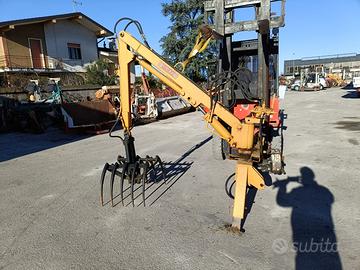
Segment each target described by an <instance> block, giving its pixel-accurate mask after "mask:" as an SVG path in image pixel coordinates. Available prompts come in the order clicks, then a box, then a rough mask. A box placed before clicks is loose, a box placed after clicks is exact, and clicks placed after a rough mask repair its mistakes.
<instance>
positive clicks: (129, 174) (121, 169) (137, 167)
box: [100, 134, 166, 207]
mask: <svg viewBox="0 0 360 270" xmlns="http://www.w3.org/2000/svg"><path fill="white" fill-rule="evenodd" d="M123 143H124V146H125V154H126V157H122V156H118V158H117V161H116V162H114V163H112V164H109V163H105V165H104V169H103V171H102V173H101V178H100V187H101V188H100V201H101V205H102V206H104V182H105V176H106V173H107V172H110V173H111V177H110V202H111V206H112V207H114V206H115V205H114V182H115V177H116V176H118V177H120V198H121V203H122V205H124V182H125V180H127V182H128V184H129V185H130V197H131V204H132V206H135V191H136V189H135V185H136V184H140V185H142V189H141V192H142V199H143V205H144V206H145V199H146V196H145V190H146V183H148V182H150V179H148V174H149V172H150V171H151V170H152V171H154V176H155V178H157V172H156V169H157V168H158V167H159V168H160V170H161V175H162V178H163V180H164V182H165V183H166V174H165V169H164V165H163V163H162V161H161V159H160V157H159V156H156V157H155V158H153V157H150V156H146V157H145V158H141V157H139V156H138V155H136V152H135V145H134V138H133V137H132V136H131V135H127V134H126V135H125V136H124V140H123ZM154 180H156V179H154Z"/></svg>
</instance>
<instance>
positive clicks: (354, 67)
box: [284, 53, 360, 79]
mask: <svg viewBox="0 0 360 270" xmlns="http://www.w3.org/2000/svg"><path fill="white" fill-rule="evenodd" d="M306 68H310V69H312V70H313V71H317V72H324V73H327V74H329V73H338V74H341V75H342V77H343V79H346V77H351V76H355V74H357V73H359V72H360V54H356V53H353V54H339V55H326V56H317V57H306V58H302V59H293V60H285V61H284V75H286V76H291V75H295V76H296V75H299V74H300V72H301V70H302V69H306Z"/></svg>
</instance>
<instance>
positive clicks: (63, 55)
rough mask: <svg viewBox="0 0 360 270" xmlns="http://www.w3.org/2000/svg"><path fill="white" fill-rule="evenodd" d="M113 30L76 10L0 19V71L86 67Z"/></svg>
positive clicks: (77, 68)
mask: <svg viewBox="0 0 360 270" xmlns="http://www.w3.org/2000/svg"><path fill="white" fill-rule="evenodd" d="M111 35H112V32H111V31H109V30H107V29H106V28H105V27H103V26H101V25H100V24H98V23H96V22H95V21H93V20H92V19H90V18H89V17H87V16H86V15H84V14H82V13H80V12H76V13H69V14H61V15H55V16H47V17H38V18H30V19H23V20H16V21H7V22H0V71H16V70H21V71H23V70H24V69H25V70H26V69H32V70H36V71H38V72H41V71H47V72H48V71H56V70H58V71H64V70H66V71H74V72H81V71H84V66H85V65H86V64H88V63H91V62H93V61H95V60H97V59H98V50H97V40H98V38H101V37H107V36H111Z"/></svg>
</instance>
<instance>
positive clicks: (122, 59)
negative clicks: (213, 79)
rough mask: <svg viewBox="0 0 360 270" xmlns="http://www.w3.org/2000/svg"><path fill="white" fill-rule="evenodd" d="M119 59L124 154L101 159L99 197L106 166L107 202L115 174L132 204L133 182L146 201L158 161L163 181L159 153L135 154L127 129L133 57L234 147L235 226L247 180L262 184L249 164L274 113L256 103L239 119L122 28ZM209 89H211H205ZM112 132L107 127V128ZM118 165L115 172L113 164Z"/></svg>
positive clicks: (260, 152) (260, 155)
mask: <svg viewBox="0 0 360 270" xmlns="http://www.w3.org/2000/svg"><path fill="white" fill-rule="evenodd" d="M118 60H119V71H118V74H119V76H120V99H121V108H120V113H119V119H120V120H121V122H122V125H123V129H124V138H121V139H122V140H123V144H124V146H125V152H126V157H121V156H119V157H118V159H117V162H115V163H114V164H108V163H106V164H105V167H104V170H103V174H102V177H101V202H102V204H103V184H104V177H105V173H106V171H110V172H111V173H112V176H111V185H110V186H111V202H113V183H114V177H115V175H118V176H120V177H121V185H120V186H121V201H122V202H123V183H124V179H127V180H128V181H129V183H130V185H131V198H132V203H133V205H134V195H133V193H134V184H136V183H142V184H143V203H144V205H145V183H146V177H147V176H146V175H147V172H148V170H149V169H154V168H155V163H157V164H159V165H160V167H161V169H162V173H163V177H164V181H166V176H165V171H164V168H163V166H162V162H161V160H160V158H159V157H158V156H156V157H155V158H151V157H148V156H147V157H146V158H140V157H139V156H137V155H136V151H135V145H134V138H133V137H132V135H131V130H132V128H133V123H132V121H133V120H132V115H131V88H130V65H131V64H132V63H133V62H134V61H137V62H138V63H139V64H140V65H141V66H142V67H143V68H144V69H146V70H148V71H149V72H151V73H152V74H154V75H155V76H157V77H158V78H159V79H160V80H161V81H162V82H163V83H164V84H166V85H167V86H169V87H171V88H172V89H174V90H175V91H176V92H178V93H179V95H180V96H181V97H182V98H184V99H185V100H187V101H188V102H189V103H190V104H191V105H192V106H193V107H195V108H199V110H200V111H202V112H203V113H204V120H205V121H206V122H207V123H208V124H209V125H211V126H212V127H213V129H214V130H215V134H216V135H218V136H220V137H221V138H222V139H224V140H225V141H226V142H227V143H228V144H229V145H230V146H231V147H233V148H235V149H236V150H237V155H234V156H231V157H230V158H231V159H235V160H236V161H237V165H236V170H235V181H236V185H235V194H234V205H233V214H232V216H233V223H232V226H233V227H235V228H237V229H240V222H241V220H242V219H243V218H244V208H245V197H246V192H247V187H248V186H253V187H255V188H257V189H263V188H264V187H265V184H264V179H263V177H262V175H261V174H260V173H259V172H258V171H257V169H256V168H255V167H254V163H256V162H260V161H262V159H263V152H264V150H263V146H264V138H263V135H262V132H261V129H262V125H263V124H264V123H266V122H267V121H268V120H267V119H269V117H270V115H271V114H272V113H273V111H272V109H270V108H267V107H266V106H265V105H259V106H255V107H254V109H253V110H252V112H251V114H250V115H249V116H248V117H246V118H245V119H243V120H240V119H238V118H237V117H236V116H235V115H234V114H232V113H231V112H230V111H229V110H228V109H227V108H225V107H224V106H223V105H222V104H221V103H220V102H219V101H217V99H216V98H214V97H213V96H212V94H210V93H211V91H210V92H206V91H205V90H203V89H202V88H200V87H199V86H198V85H197V84H195V83H194V82H193V81H191V80H190V79H188V78H187V77H186V76H185V75H184V74H182V73H180V72H179V71H177V70H176V69H175V68H174V67H172V66H171V65H170V64H168V63H167V62H166V61H165V60H164V59H162V58H161V57H160V56H159V55H158V54H157V53H156V52H154V51H153V50H152V49H150V48H149V47H148V46H147V45H145V44H143V43H141V42H140V41H138V40H137V39H136V38H134V37H133V36H131V35H130V34H129V33H128V32H126V31H122V32H120V33H119V36H118ZM210 90H211V89H210ZM110 134H111V133H110ZM119 169H121V170H122V171H121V172H119V171H118V170H119Z"/></svg>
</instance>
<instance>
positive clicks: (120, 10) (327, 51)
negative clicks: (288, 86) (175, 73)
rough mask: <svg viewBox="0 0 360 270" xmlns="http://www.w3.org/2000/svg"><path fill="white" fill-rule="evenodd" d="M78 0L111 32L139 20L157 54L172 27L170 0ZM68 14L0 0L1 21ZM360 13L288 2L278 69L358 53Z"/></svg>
mask: <svg viewBox="0 0 360 270" xmlns="http://www.w3.org/2000/svg"><path fill="white" fill-rule="evenodd" d="M76 1H77V2H81V3H82V4H81V5H77V6H76V11H80V12H83V13H84V14H85V15H87V16H89V17H91V18H92V19H94V20H95V21H97V22H98V23H100V24H102V25H103V26H105V27H106V28H108V29H109V30H111V31H112V30H113V25H114V23H115V22H116V20H117V19H119V18H121V17H125V16H126V17H131V18H134V19H137V20H138V21H140V22H141V24H142V26H143V28H144V32H145V34H146V36H147V38H148V40H149V43H150V45H151V46H152V47H153V48H154V49H155V50H156V51H158V52H161V46H160V42H159V41H160V39H161V37H162V36H164V35H166V34H167V33H168V32H169V29H168V27H169V26H170V21H169V19H168V18H166V17H164V16H162V14H161V3H164V2H169V1H170V0H102V1H99V0H76ZM340 3H341V4H340ZM70 12H74V5H73V1H72V0H0V21H7V20H15V19H23V18H30V17H39V16H47V15H55V14H60V13H70ZM243 15H244V16H245V17H246V16H247V15H246V14H243ZM239 16H241V14H236V17H237V19H240V18H239ZM245 17H244V18H245ZM359 17H360V0H342V1H338V0H287V1H286V17H285V23H286V25H285V27H284V28H282V29H281V30H280V71H282V70H283V61H284V60H286V59H293V58H296V59H298V58H303V57H312V56H320V55H331V54H343V53H360V19H359ZM245 19H246V18H245ZM245 36H246V35H245ZM249 37H252V36H251V35H250V36H249Z"/></svg>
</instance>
